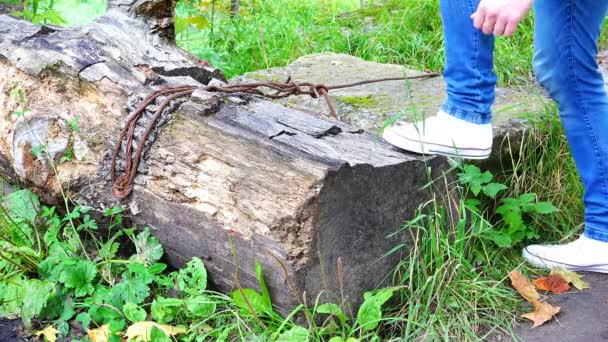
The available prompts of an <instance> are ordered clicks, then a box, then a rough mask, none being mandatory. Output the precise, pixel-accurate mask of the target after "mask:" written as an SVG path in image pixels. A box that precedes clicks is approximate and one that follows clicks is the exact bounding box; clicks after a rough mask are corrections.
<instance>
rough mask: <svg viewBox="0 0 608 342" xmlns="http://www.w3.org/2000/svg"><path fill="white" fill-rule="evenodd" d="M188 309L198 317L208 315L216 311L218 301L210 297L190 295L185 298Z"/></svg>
mask: <svg viewBox="0 0 608 342" xmlns="http://www.w3.org/2000/svg"><path fill="white" fill-rule="evenodd" d="M184 302H185V303H186V309H188V311H190V312H191V313H192V314H193V315H195V316H198V317H202V318H203V317H208V316H210V315H212V314H213V313H214V312H215V308H216V303H215V302H214V301H213V300H211V299H210V298H208V297H205V296H197V297H188V298H186V299H185V300H184Z"/></svg>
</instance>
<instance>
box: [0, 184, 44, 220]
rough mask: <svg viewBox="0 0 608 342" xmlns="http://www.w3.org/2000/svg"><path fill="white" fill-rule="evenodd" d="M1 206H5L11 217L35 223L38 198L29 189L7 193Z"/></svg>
mask: <svg viewBox="0 0 608 342" xmlns="http://www.w3.org/2000/svg"><path fill="white" fill-rule="evenodd" d="M2 206H4V207H5V208H6V210H7V211H8V214H9V216H10V217H11V219H13V220H19V221H26V222H28V223H30V224H35V223H36V217H37V216H38V214H39V213H40V200H39V199H38V196H36V194H34V193H33V192H31V191H29V190H19V191H15V192H13V193H11V194H9V195H7V196H6V197H4V201H2Z"/></svg>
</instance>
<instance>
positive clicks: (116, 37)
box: [0, 0, 444, 311]
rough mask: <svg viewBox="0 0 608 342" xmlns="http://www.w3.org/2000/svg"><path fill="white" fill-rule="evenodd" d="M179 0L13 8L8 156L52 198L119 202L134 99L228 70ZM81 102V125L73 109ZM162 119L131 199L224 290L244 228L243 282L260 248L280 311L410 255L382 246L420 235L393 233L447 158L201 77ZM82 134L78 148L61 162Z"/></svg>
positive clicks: (3, 142)
mask: <svg viewBox="0 0 608 342" xmlns="http://www.w3.org/2000/svg"><path fill="white" fill-rule="evenodd" d="M166 5H168V6H169V7H163V6H166ZM134 6H135V7H134ZM172 6H173V3H172V2H170V1H143V0H140V1H136V2H135V1H126V0H123V1H119V0H117V1H113V2H111V9H110V11H109V12H108V13H107V15H105V16H104V17H101V18H99V19H98V20H96V21H95V22H93V23H92V24H90V25H86V26H82V27H79V28H75V29H58V28H50V27H44V26H42V27H41V26H36V25H33V24H30V23H27V22H23V21H19V20H15V19H13V18H10V17H8V16H4V15H0V116H1V119H0V169H1V170H2V172H4V173H5V174H6V175H8V176H9V177H11V178H12V179H13V180H16V181H19V182H20V183H21V184H24V185H25V186H28V187H30V188H32V189H34V190H35V191H37V192H38V193H39V194H40V195H41V196H42V198H43V199H44V200H45V201H47V202H50V203H57V202H58V201H59V197H60V195H59V193H60V192H59V189H60V186H63V187H64V188H67V185H69V190H70V195H71V196H72V197H73V198H74V199H75V200H78V201H82V202H84V203H86V204H88V205H91V206H93V207H94V208H97V209H103V208H106V207H109V206H113V205H115V204H116V203H117V200H116V199H114V198H113V197H112V196H111V191H110V179H109V164H110V158H109V157H110V151H112V149H113V148H114V141H116V139H117V137H118V134H119V130H120V125H121V122H122V121H123V120H124V119H125V118H126V117H127V115H128V110H126V109H125V105H126V108H133V106H134V105H135V104H136V102H137V101H136V100H137V99H138V98H141V96H142V95H145V94H146V93H148V92H149V91H151V90H153V89H158V88H159V87H162V86H164V85H178V84H206V83H208V82H209V81H210V80H212V79H214V78H215V79H221V78H222V75H221V73H220V72H219V71H218V70H214V69H212V68H209V67H205V66H203V65H201V64H198V63H197V60H196V59H195V58H192V57H190V56H188V55H187V54H186V53H184V52H183V51H181V50H179V49H177V48H176V47H175V46H174V44H173V43H172V41H171V38H172V34H171V29H169V28H167V26H166V22H167V21H171V20H172V19H168V18H167V15H168V14H171V13H173V7H172ZM137 8H139V9H142V8H145V9H150V8H154V10H145V11H144V10H141V11H139V12H138V10H137ZM137 13H139V15H142V13H153V14H154V16H145V17H144V18H143V20H142V19H141V18H140V17H137V16H136V15H135V14H137ZM142 66H145V67H144V68H143V69H142ZM142 70H144V71H142ZM146 70H148V71H149V70H153V71H155V73H152V74H153V75H154V77H153V78H150V77H149V76H150V75H147V74H146ZM16 89H23V90H24V92H25V94H26V96H27V99H26V101H27V107H28V109H29V111H28V112H27V113H26V115H25V117H23V118H19V117H16V116H14V115H11V113H12V111H14V110H17V109H18V107H19V103H18V101H17V99H16V98H15V96H11V93H12V92H13V91H14V90H16ZM177 104H181V103H177ZM177 104H176V106H177ZM147 115H149V113H148V114H147ZM75 117H80V118H81V119H80V121H79V126H80V130H79V131H78V132H72V131H71V130H70V129H69V125H68V124H67V122H68V121H69V120H72V119H74V118H75ZM163 120H164V121H168V122H167V124H166V125H165V126H164V128H163V129H162V131H159V130H156V131H155V134H154V137H155V138H156V141H155V142H154V144H153V146H151V148H150V150H149V153H148V155H147V159H146V161H145V165H142V167H141V168H140V170H141V171H142V173H140V175H139V176H138V177H137V178H136V180H135V181H136V186H135V189H134V192H133V195H132V196H131V197H130V198H129V199H128V200H126V201H124V202H123V204H124V205H125V206H126V207H127V208H128V209H129V213H130V217H131V219H132V220H133V222H134V223H136V224H138V225H141V226H143V225H147V226H150V227H151V228H152V230H153V232H154V234H155V235H156V236H158V237H159V238H161V240H162V242H163V243H164V244H165V246H166V249H167V257H168V260H169V261H170V262H171V263H172V264H173V265H175V266H181V265H183V264H184V263H185V262H186V261H188V260H189V259H190V258H192V257H194V256H198V257H201V258H202V259H203V260H205V261H206V264H207V267H208V268H209V271H210V274H211V280H212V282H213V283H214V284H215V285H216V286H217V288H218V289H220V290H223V291H228V290H231V289H233V288H234V283H233V278H232V275H233V273H234V268H235V260H234V258H233V255H232V250H231V247H230V244H231V243H230V240H231V239H232V241H233V243H234V246H235V251H236V253H237V255H238V261H239V267H240V269H239V277H240V282H241V284H242V285H243V286H246V287H255V286H256V283H257V282H256V277H255V273H254V268H253V266H254V260H255V259H259V260H260V261H261V263H262V265H263V267H264V270H265V274H266V278H267V284H268V285H269V287H270V289H271V292H272V294H273V296H274V302H275V304H276V305H277V306H278V308H279V309H281V310H282V311H285V310H288V309H290V308H293V307H294V305H296V304H298V303H300V302H301V301H302V298H304V297H306V298H307V300H308V301H309V302H308V303H311V302H310V301H311V300H312V299H314V297H315V296H316V295H317V294H318V293H320V292H321V291H322V290H329V291H330V292H328V293H334V294H336V296H335V297H334V298H333V299H334V300H336V301H338V302H340V301H342V300H343V299H342V298H340V296H339V295H338V294H340V293H341V292H342V293H343V295H344V296H345V298H344V300H345V301H346V302H347V303H349V304H354V305H356V304H357V303H358V302H359V301H360V300H361V299H362V292H363V291H365V290H370V289H373V288H375V287H376V286H377V285H378V284H380V283H381V282H382V280H383V279H385V276H386V275H387V274H388V273H389V272H390V270H391V268H392V266H393V265H394V263H395V261H396V259H395V258H396V257H397V256H393V257H391V258H383V257H382V256H383V254H384V253H386V252H387V251H388V250H390V249H391V248H392V247H393V246H395V245H396V244H398V243H401V242H404V241H408V239H409V238H408V237H407V236H399V235H395V236H392V237H390V238H387V237H388V236H389V235H390V234H391V233H393V232H395V230H396V229H397V228H399V227H400V225H401V224H402V223H403V222H404V221H405V220H406V219H408V218H411V217H412V215H413V214H414V211H415V209H416V208H417V207H418V205H419V204H421V203H422V202H424V201H425V200H426V199H427V198H428V190H421V188H422V186H423V185H424V184H426V183H427V181H428V179H429V178H428V177H429V171H431V173H432V174H433V175H438V174H440V173H441V172H442V170H444V162H443V161H442V160H441V159H423V158H420V157H415V156H411V155H406V154H403V153H401V152H399V151H396V150H395V149H393V148H391V147H390V146H389V145H387V144H386V143H384V142H383V141H381V140H380V139H379V138H377V137H376V136H374V135H371V134H369V133H367V132H363V131H361V130H359V129H357V128H353V127H349V126H347V125H344V124H341V123H339V122H333V121H328V120H327V119H321V118H319V117H317V116H314V115H312V114H308V113H304V112H301V111H297V110H292V109H288V108H286V107H283V106H280V105H278V104H274V103H271V102H268V101H265V100H262V99H259V98H256V97H251V96H234V95H232V96H226V95H221V94H210V93H206V92H204V91H200V90H199V91H196V92H195V93H194V94H193V95H192V97H191V98H190V99H189V100H188V101H187V102H185V103H183V104H181V106H180V107H179V109H178V110H177V111H176V112H175V113H174V114H173V115H170V114H169V113H167V114H166V115H164V117H163ZM151 143H152V141H150V144H151ZM39 144H44V145H46V146H47V149H48V152H49V155H50V157H51V158H52V159H53V161H54V163H55V164H57V165H58V166H57V174H55V173H54V172H53V170H52V167H51V163H50V160H49V159H48V158H47V157H45V156H44V155H39V156H38V157H36V156H34V155H33V154H32V153H31V148H32V147H33V146H36V145H39ZM69 149H73V151H74V157H75V158H74V160H72V161H70V162H67V163H62V164H59V163H58V161H59V159H60V158H61V157H62V156H64V155H65V154H66V153H68V150H69ZM339 259H340V260H341V261H342V263H343V279H342V280H343V284H344V289H342V291H340V288H339V280H340V279H339V278H340V276H339V275H338V273H339V272H338V264H339V262H338V260H339ZM304 295H305V296H304Z"/></svg>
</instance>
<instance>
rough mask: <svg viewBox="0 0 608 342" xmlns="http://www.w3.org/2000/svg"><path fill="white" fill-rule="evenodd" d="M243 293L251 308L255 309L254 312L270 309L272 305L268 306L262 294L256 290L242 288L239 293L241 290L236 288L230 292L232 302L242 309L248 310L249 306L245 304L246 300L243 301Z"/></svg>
mask: <svg viewBox="0 0 608 342" xmlns="http://www.w3.org/2000/svg"><path fill="white" fill-rule="evenodd" d="M243 294H244V295H245V297H246V298H247V301H248V302H249V304H250V305H251V307H252V308H253V310H255V312H256V313H258V314H259V313H264V312H271V311H272V306H268V305H267V303H266V301H265V300H264V298H263V297H262V295H261V294H259V293H258V292H257V291H256V290H254V289H243V290H242V293H241V290H236V291H234V292H232V299H233V300H234V304H236V305H237V306H238V307H239V308H241V309H243V310H244V311H246V312H249V311H250V308H249V306H248V305H247V302H246V301H245V299H244V298H243Z"/></svg>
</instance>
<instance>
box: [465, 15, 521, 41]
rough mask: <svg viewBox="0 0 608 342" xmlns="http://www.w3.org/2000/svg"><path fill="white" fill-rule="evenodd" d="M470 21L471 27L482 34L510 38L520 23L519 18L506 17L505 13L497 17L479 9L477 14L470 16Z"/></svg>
mask: <svg viewBox="0 0 608 342" xmlns="http://www.w3.org/2000/svg"><path fill="white" fill-rule="evenodd" d="M471 19H472V20H473V26H475V28H477V29H479V30H481V31H482V32H483V33H484V34H487V35H490V34H493V35H495V36H502V35H505V36H511V35H513V33H515V30H516V29H517V26H518V25H519V22H520V21H521V16H513V15H508V14H506V13H503V14H500V15H499V14H496V13H494V12H491V11H488V10H486V9H485V8H479V9H477V12H475V13H473V15H471Z"/></svg>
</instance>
